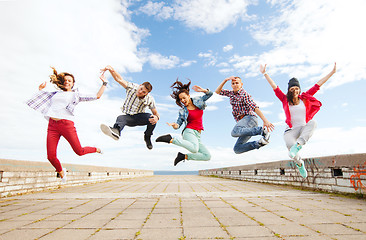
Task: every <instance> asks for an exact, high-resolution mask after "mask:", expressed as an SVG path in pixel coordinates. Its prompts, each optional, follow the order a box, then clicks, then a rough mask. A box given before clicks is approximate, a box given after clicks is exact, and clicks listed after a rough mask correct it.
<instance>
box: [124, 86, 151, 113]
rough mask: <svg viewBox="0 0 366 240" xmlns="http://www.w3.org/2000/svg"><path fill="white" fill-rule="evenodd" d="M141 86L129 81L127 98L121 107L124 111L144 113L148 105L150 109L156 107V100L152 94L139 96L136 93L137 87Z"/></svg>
mask: <svg viewBox="0 0 366 240" xmlns="http://www.w3.org/2000/svg"><path fill="white" fill-rule="evenodd" d="M138 87H139V85H138V84H136V83H131V82H129V83H128V84H127V87H126V100H125V102H124V104H123V106H122V107H121V110H122V112H124V113H126V114H129V115H134V114H137V113H144V112H145V109H146V107H149V108H150V109H154V108H156V107H155V100H154V98H153V97H152V96H151V95H150V94H147V95H146V96H145V97H144V98H139V97H138V96H137V95H136V92H137V88H138Z"/></svg>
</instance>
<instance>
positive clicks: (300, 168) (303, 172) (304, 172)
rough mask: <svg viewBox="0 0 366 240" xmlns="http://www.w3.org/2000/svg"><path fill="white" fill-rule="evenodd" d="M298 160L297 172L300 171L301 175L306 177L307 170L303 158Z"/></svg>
mask: <svg viewBox="0 0 366 240" xmlns="http://www.w3.org/2000/svg"><path fill="white" fill-rule="evenodd" d="M300 161H301V166H299V165H298V164H297V163H296V167H297V168H298V169H299V172H300V175H301V177H303V178H306V177H307V176H308V172H307V171H306V168H305V163H304V161H303V160H300Z"/></svg>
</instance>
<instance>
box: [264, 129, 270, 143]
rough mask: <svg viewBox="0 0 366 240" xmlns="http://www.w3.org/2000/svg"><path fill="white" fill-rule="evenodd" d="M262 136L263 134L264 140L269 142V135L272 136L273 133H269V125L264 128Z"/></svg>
mask: <svg viewBox="0 0 366 240" xmlns="http://www.w3.org/2000/svg"><path fill="white" fill-rule="evenodd" d="M262 136H263V138H264V140H266V141H267V142H269V137H270V136H271V134H270V133H269V131H268V129H267V127H264V128H263V132H262Z"/></svg>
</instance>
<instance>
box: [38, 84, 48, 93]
mask: <svg viewBox="0 0 366 240" xmlns="http://www.w3.org/2000/svg"><path fill="white" fill-rule="evenodd" d="M46 85H47V82H44V83H42V84H41V85H39V87H38V89H39V91H41V90H42V89H44V88H45V87H46Z"/></svg>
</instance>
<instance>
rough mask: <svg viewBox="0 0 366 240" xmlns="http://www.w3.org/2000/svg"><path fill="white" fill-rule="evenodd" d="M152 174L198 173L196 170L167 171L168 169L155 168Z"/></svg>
mask: <svg viewBox="0 0 366 240" xmlns="http://www.w3.org/2000/svg"><path fill="white" fill-rule="evenodd" d="M154 175H198V170H197V171H169V170H156V171H154Z"/></svg>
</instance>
